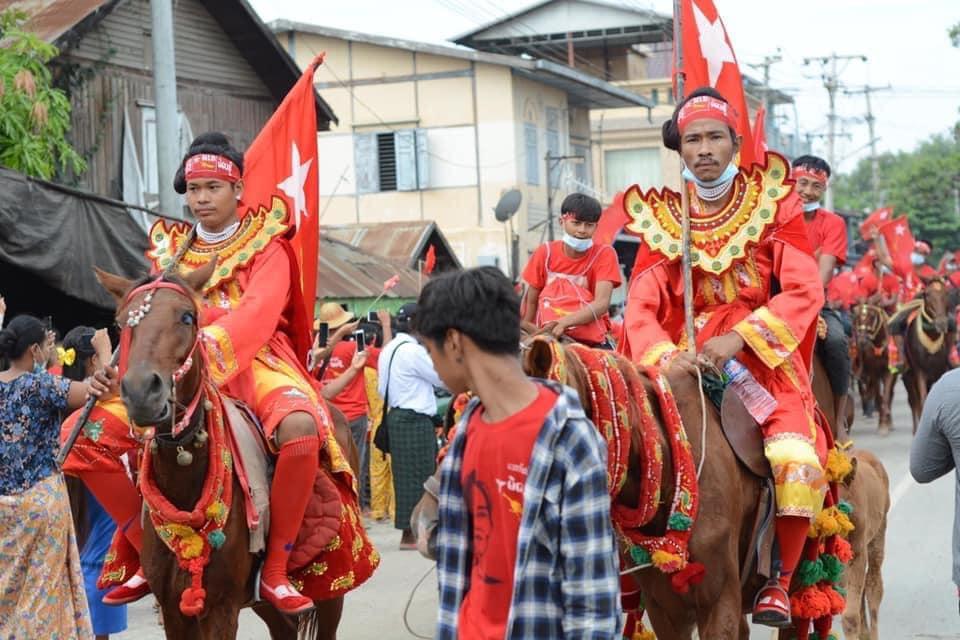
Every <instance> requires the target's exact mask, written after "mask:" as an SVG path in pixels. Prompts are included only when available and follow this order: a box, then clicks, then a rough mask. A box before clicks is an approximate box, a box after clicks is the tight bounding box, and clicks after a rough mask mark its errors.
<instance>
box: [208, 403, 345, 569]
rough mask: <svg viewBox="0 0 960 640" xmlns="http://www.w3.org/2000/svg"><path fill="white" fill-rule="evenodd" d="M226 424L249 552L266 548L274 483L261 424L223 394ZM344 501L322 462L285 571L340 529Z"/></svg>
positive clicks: (314, 553) (305, 559)
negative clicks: (238, 483) (241, 490)
mask: <svg viewBox="0 0 960 640" xmlns="http://www.w3.org/2000/svg"><path fill="white" fill-rule="evenodd" d="M223 404H224V407H225V409H226V412H227V418H228V422H229V425H230V428H229V430H228V431H229V433H230V445H231V446H230V449H231V452H232V453H233V457H234V461H235V465H234V467H235V469H236V472H237V479H238V481H239V482H240V486H241V487H242V488H243V492H244V498H245V501H246V504H245V506H246V514H247V526H248V528H249V529H250V553H255V554H256V553H260V552H261V551H264V550H265V549H266V541H267V533H268V531H269V528H270V487H271V484H272V482H273V466H274V465H273V456H272V455H270V453H269V452H268V448H267V439H266V436H265V435H264V432H263V427H262V425H261V424H260V422H259V420H257V418H256V416H255V415H254V414H253V412H252V411H250V409H249V408H248V407H247V406H246V405H244V404H243V403H241V402H238V401H236V400H232V399H230V398H226V397H224V399H223ZM342 514H343V504H342V500H341V496H340V492H339V491H338V490H337V487H336V485H335V484H334V481H333V478H332V477H331V474H330V472H329V471H328V470H327V469H326V468H325V467H324V466H323V465H322V464H321V466H320V469H319V470H318V472H317V477H316V480H314V485H313V494H312V495H311V497H310V502H309V503H308V505H307V511H306V513H305V514H304V517H303V524H302V525H301V526H300V532H299V534H297V541H296V543H295V544H294V548H293V552H292V553H291V554H290V560H289V562H288V564H287V569H288V571H291V572H292V571H296V570H297V569H302V568H303V567H305V566H307V565H308V564H310V562H312V561H313V559H314V558H316V557H317V556H318V555H319V554H320V553H321V552H322V551H323V550H324V547H326V546H327V545H328V544H329V543H330V542H331V541H332V540H333V539H334V538H335V537H336V536H337V534H338V533H339V531H340V524H341V516H342Z"/></svg>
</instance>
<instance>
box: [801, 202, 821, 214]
mask: <svg viewBox="0 0 960 640" xmlns="http://www.w3.org/2000/svg"><path fill="white" fill-rule="evenodd" d="M819 208H820V201H819V200H817V201H816V202H804V203H803V211H804V212H805V213H810V212H811V211H816V210H817V209H819Z"/></svg>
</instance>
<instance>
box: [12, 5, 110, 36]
mask: <svg viewBox="0 0 960 640" xmlns="http://www.w3.org/2000/svg"><path fill="white" fill-rule="evenodd" d="M115 1H116V0H13V2H12V3H10V4H8V5H7V8H16V9H19V10H20V11H23V12H25V13H26V14H27V15H28V16H29V19H28V20H27V24H26V27H27V29H28V30H29V31H31V32H32V33H35V34H36V35H37V36H39V37H40V38H42V39H43V40H44V41H46V42H53V41H54V40H56V39H57V38H59V37H60V36H62V35H63V34H64V33H66V32H67V31H69V30H70V29H72V28H73V27H74V26H76V24H77V23H78V22H80V21H81V20H83V19H84V18H86V17H87V16H89V15H91V14H93V13H95V12H96V11H98V10H99V9H101V8H102V7H105V6H106V5H112V4H114V3H115ZM0 4H5V3H0Z"/></svg>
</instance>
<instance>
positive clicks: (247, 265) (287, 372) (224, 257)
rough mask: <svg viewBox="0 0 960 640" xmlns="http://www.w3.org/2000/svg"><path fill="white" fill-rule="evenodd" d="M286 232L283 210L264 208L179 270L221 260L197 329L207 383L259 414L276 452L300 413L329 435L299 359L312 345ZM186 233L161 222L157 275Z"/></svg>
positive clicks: (155, 238) (279, 205) (277, 205)
mask: <svg viewBox="0 0 960 640" xmlns="http://www.w3.org/2000/svg"><path fill="white" fill-rule="evenodd" d="M289 230H290V223H289V222H288V220H287V211H286V208H285V207H284V205H283V202H282V201H280V200H275V201H274V207H273V209H272V210H271V211H267V210H266V209H264V208H261V209H260V210H259V211H256V212H251V213H249V214H248V215H245V216H244V217H243V218H241V220H240V227H239V228H238V229H237V231H236V232H235V233H234V234H233V236H231V237H230V238H228V239H227V240H224V241H223V242H220V243H217V244H207V243H205V242H204V241H203V240H201V239H200V238H199V237H198V238H195V239H194V240H193V242H192V244H191V245H190V248H189V249H187V251H186V253H184V254H183V257H182V258H181V259H180V262H179V270H180V272H181V273H189V272H190V271H193V270H195V269H197V268H199V267H202V266H204V265H206V264H207V263H208V262H210V261H211V260H213V259H214V258H216V259H217V268H216V271H215V272H214V274H213V276H211V278H210V280H209V282H207V284H206V286H205V287H204V290H203V306H204V311H203V316H202V318H201V322H200V324H201V326H202V327H203V329H202V331H201V335H202V337H203V342H204V346H205V347H206V350H207V357H208V358H207V359H208V366H209V372H210V376H211V378H212V379H213V381H214V382H215V383H216V384H217V386H219V387H220V388H221V390H223V391H224V393H226V394H227V395H228V396H230V397H232V398H237V399H238V400H241V401H243V402H244V403H246V404H247V406H249V407H250V408H252V409H253V410H254V412H255V413H256V414H257V417H259V418H260V420H261V421H262V422H263V427H264V431H265V432H266V435H267V437H268V438H269V440H270V444H271V446H272V447H275V445H276V443H275V442H274V439H273V435H274V432H275V430H276V428H277V425H278V424H279V423H280V421H281V420H283V418H285V417H286V416H288V415H290V414H291V413H293V412H295V411H302V412H305V413H308V414H310V415H311V416H313V418H314V419H315V420H316V422H317V424H318V425H319V426H320V429H321V435H326V432H328V431H330V429H331V428H332V427H331V426H330V425H331V422H330V418H329V415H328V414H327V411H326V408H325V406H324V405H323V403H322V402H320V401H319V395H318V393H317V391H316V389H315V388H314V386H313V385H312V384H311V383H310V379H311V378H310V375H309V374H308V373H307V371H306V368H305V365H304V363H302V362H301V358H299V357H298V354H306V352H307V349H308V348H309V340H310V337H309V328H308V326H307V324H306V319H307V315H306V312H305V310H304V309H303V302H302V298H301V297H300V296H299V294H298V295H292V293H294V292H295V291H296V290H297V287H299V272H298V269H297V267H296V261H295V259H294V257H293V254H292V252H291V250H290V245H289V242H288V241H287V240H286V238H285V236H286V234H287V233H288V231H289ZM189 231H190V228H189V226H188V225H186V224H184V223H168V222H166V221H164V220H159V221H157V223H156V224H155V225H154V226H153V229H151V231H150V249H149V250H148V252H147V258H148V259H149V260H150V261H151V263H152V266H153V268H154V270H157V271H160V270H162V269H166V268H167V267H168V266H169V265H170V261H171V260H172V259H173V256H175V255H176V254H177V252H178V251H179V250H180V249H181V247H182V245H183V243H184V242H185V241H186V240H187V238H188V237H189ZM302 359H303V360H304V361H305V355H304V358H302Z"/></svg>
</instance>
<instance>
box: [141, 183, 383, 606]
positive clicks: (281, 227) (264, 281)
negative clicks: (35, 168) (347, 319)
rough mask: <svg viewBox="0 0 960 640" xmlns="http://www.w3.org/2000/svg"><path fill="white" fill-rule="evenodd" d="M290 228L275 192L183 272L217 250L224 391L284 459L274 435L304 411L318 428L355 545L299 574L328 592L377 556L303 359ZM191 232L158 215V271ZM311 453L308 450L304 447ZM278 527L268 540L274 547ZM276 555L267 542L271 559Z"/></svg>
mask: <svg viewBox="0 0 960 640" xmlns="http://www.w3.org/2000/svg"><path fill="white" fill-rule="evenodd" d="M290 231H291V223H290V221H289V219H288V213H287V209H286V207H285V205H284V203H283V201H282V200H280V199H274V201H273V203H272V208H271V209H270V210H267V209H266V208H264V207H261V208H260V209H259V210H258V211H255V212H254V211H251V212H249V213H248V214H247V215H245V216H243V217H242V218H241V219H240V226H239V228H238V229H237V230H236V231H235V232H234V234H233V235H232V236H231V237H230V238H228V239H226V240H224V241H222V242H219V243H216V244H208V243H206V242H204V241H203V240H202V239H200V238H199V237H197V238H194V239H193V241H192V243H191V244H190V247H189V248H188V249H187V250H186V251H185V252H184V253H183V254H182V256H181V258H180V260H179V263H178V266H179V270H180V272H181V273H183V272H190V271H193V270H195V269H198V268H200V267H202V266H204V265H206V264H208V263H209V262H210V260H212V259H214V258H217V260H218V262H217V267H216V270H215V271H214V274H213V275H212V276H211V278H210V280H209V281H208V282H207V284H206V286H205V287H204V289H203V294H202V301H201V302H202V305H203V311H202V313H201V322H200V326H201V327H202V329H201V330H200V337H201V339H202V340H203V343H204V346H205V349H206V354H207V365H208V372H209V375H210V377H211V379H212V380H213V381H214V382H215V383H216V384H217V386H218V387H220V389H221V390H222V391H223V392H224V393H225V394H226V395H228V396H230V397H233V398H237V399H239V400H241V401H243V402H244V403H245V404H246V405H247V406H249V407H250V408H251V409H253V411H254V413H255V414H256V415H257V417H258V418H259V419H260V421H261V423H262V424H263V429H264V433H265V435H266V436H267V440H268V442H269V444H270V446H271V447H272V448H273V450H274V451H279V452H280V457H281V460H282V458H283V455H284V451H283V449H282V448H281V447H279V446H278V445H277V441H276V438H275V435H276V431H277V427H278V426H279V425H280V423H281V421H282V420H283V419H284V418H286V417H287V416H289V415H291V414H293V413H296V412H302V413H306V414H309V415H310V416H311V417H312V418H313V419H314V421H315V423H316V425H317V427H318V435H319V439H320V447H321V457H322V458H323V460H324V466H325V467H326V468H327V469H328V470H329V471H330V473H331V474H332V475H333V477H334V478H335V479H336V481H337V484H338V488H339V489H340V493H341V495H342V498H343V505H344V514H343V518H342V524H341V536H338V537H337V538H336V540H342V539H345V537H348V538H349V539H350V541H351V544H350V545H349V547H348V545H345V544H340V545H330V547H329V548H328V549H326V550H325V555H324V557H323V558H321V560H324V562H322V563H320V564H322V565H323V568H324V572H323V580H322V581H318V580H317V579H316V578H315V577H313V578H311V577H310V576H313V575H314V574H309V575H308V576H303V575H297V576H295V577H294V583H295V584H297V586H298V587H299V588H301V589H302V588H304V583H308V584H307V593H309V595H310V596H311V597H313V598H318V597H319V598H320V599H323V598H329V597H336V596H337V595H341V594H342V593H343V592H345V591H348V590H350V589H352V588H354V587H356V586H359V585H360V584H362V583H363V582H364V581H365V580H366V579H367V578H368V577H369V576H370V575H371V574H372V573H373V569H374V568H376V566H377V564H378V561H379V556H378V555H377V552H376V551H375V550H374V549H373V547H372V545H371V543H370V541H369V540H368V539H367V537H366V534H365V533H364V532H363V530H362V526H361V525H360V524H359V523H360V517H359V516H360V514H359V506H358V503H357V496H356V485H355V479H354V477H353V472H352V471H351V469H350V466H349V463H348V462H347V460H346V458H345V456H344V455H343V453H342V452H341V450H340V447H339V445H338V444H337V442H336V440H335V438H334V426H333V421H332V419H331V417H330V414H329V411H328V409H327V407H326V404H325V403H324V401H323V399H322V398H321V396H320V393H319V385H315V383H314V382H312V378H311V376H310V375H309V374H308V372H307V370H306V367H305V362H306V354H307V350H308V349H309V347H310V334H309V324H308V315H307V313H306V310H305V309H304V306H303V300H302V297H301V295H300V274H299V269H298V266H297V261H296V258H295V256H294V254H293V251H292V248H291V247H290V243H289V241H288V239H287V236H288V234H289V233H290ZM189 235H190V234H189V227H188V226H187V225H186V224H181V223H174V224H170V223H168V222H166V221H163V220H160V221H158V222H157V223H156V224H155V225H154V227H153V229H151V231H150V244H151V246H150V249H149V251H148V252H147V257H148V259H150V260H151V262H152V264H153V267H154V269H156V270H161V269H166V268H167V267H168V266H169V265H170V262H171V260H172V259H173V256H175V255H177V254H178V253H179V252H180V251H181V248H182V246H183V244H184V242H186V241H187V239H188V238H189ZM300 440H302V439H300ZM296 442H298V441H297V440H295V441H293V443H296ZM288 444H291V443H288ZM286 446H287V445H284V447H286ZM305 454H306V451H303V452H299V453H297V454H296V455H305ZM308 471H309V470H308V469H306V468H305V469H304V472H308ZM279 477H280V463H278V466H277V474H276V475H275V476H274V485H273V490H272V491H271V501H272V502H276V501H277V499H278V496H277V489H278V485H277V482H278V478H279ZM291 489H292V488H291ZM279 498H280V499H285V496H284V495H280V496H279ZM301 509H302V508H301V507H299V506H297V507H291V511H297V510H300V512H301V514H302V510H301ZM278 515H280V516H281V517H284V518H285V516H283V515H281V514H278V513H277V511H276V510H275V509H274V508H273V507H272V508H271V528H272V529H273V528H274V527H275V525H276V524H277V523H278V517H277V516H278ZM296 526H299V517H297V525H296ZM292 532H293V533H295V532H296V529H293V531H292ZM272 533H273V531H271V541H270V547H273V545H274V540H273V535H272ZM346 534H349V536H347V535H346ZM270 553H271V551H270V549H269V548H268V562H269V560H270ZM314 564H316V563H314ZM310 566H311V567H313V566H314V565H310ZM317 566H319V565H317ZM265 571H266V567H265ZM308 573H309V572H308ZM316 575H319V574H316ZM265 579H266V578H265ZM320 582H322V585H320V584H319V583H320ZM311 584H314V585H316V586H323V589H324V590H325V593H322V594H317V593H316V591H315V590H311V589H310V586H311Z"/></svg>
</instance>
